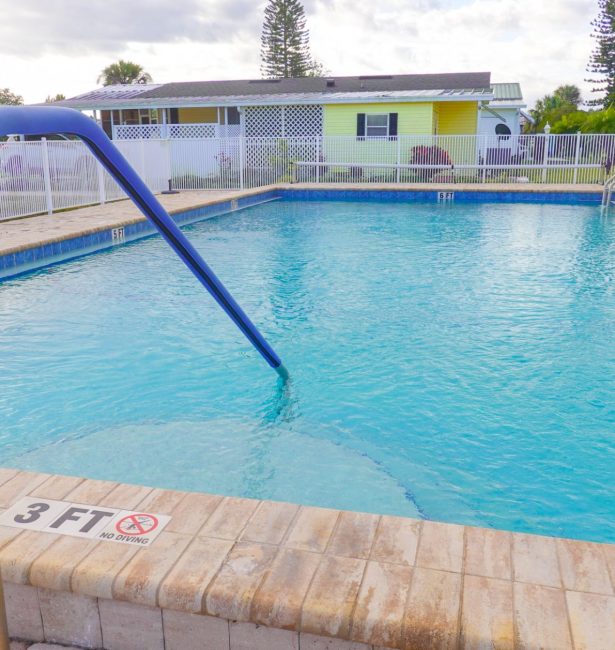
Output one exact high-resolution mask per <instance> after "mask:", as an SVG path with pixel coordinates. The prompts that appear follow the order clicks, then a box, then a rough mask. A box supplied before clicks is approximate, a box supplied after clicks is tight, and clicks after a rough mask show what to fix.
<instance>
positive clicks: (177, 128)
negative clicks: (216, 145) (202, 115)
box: [167, 123, 218, 139]
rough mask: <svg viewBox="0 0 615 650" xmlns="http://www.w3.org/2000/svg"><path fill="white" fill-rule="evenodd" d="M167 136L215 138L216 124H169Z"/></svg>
mask: <svg viewBox="0 0 615 650" xmlns="http://www.w3.org/2000/svg"><path fill="white" fill-rule="evenodd" d="M167 129H168V131H169V138H177V139H192V138H215V137H217V135H218V133H217V129H218V125H217V124H213V123H211V124H207V123H204V124H169V125H168V126H167Z"/></svg>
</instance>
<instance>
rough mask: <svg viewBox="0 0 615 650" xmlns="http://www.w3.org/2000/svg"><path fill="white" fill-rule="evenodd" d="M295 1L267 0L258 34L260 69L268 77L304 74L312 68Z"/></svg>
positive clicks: (301, 16) (301, 12)
mask: <svg viewBox="0 0 615 650" xmlns="http://www.w3.org/2000/svg"><path fill="white" fill-rule="evenodd" d="M305 23H306V18H305V10H304V9H303V5H302V4H301V2H299V0H269V4H268V5H267V7H266V9H265V21H264V23H263V34H262V37H261V72H262V74H263V76H264V77H267V78H269V79H277V78H281V77H283V78H287V77H307V76H309V75H310V73H311V71H312V69H313V62H312V57H311V54H310V33H309V31H308V30H307V28H306V26H305Z"/></svg>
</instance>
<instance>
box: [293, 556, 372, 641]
mask: <svg viewBox="0 0 615 650" xmlns="http://www.w3.org/2000/svg"><path fill="white" fill-rule="evenodd" d="M365 568H366V561H365V560H359V559H355V558H349V557H335V556H325V557H324V558H323V559H322V561H321V563H320V566H319V567H318V571H317V572H316V575H315V576H314V580H313V581H312V584H311V586H310V590H309V592H308V594H307V596H306V598H305V601H304V603H303V616H302V619H301V630H302V632H311V633H313V634H315V635H323V634H324V635H329V636H339V637H342V638H348V636H349V634H350V623H351V618H352V612H353V610H354V606H355V602H356V600H357V596H358V593H359V588H360V586H361V580H362V579H363V574H364V573H365ZM302 643H303V642H302Z"/></svg>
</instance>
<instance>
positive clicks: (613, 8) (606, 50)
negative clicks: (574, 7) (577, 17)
mask: <svg viewBox="0 0 615 650" xmlns="http://www.w3.org/2000/svg"><path fill="white" fill-rule="evenodd" d="M598 8H599V14H598V17H597V18H596V20H594V21H592V25H593V27H594V33H593V35H592V36H593V37H594V38H595V39H596V41H597V42H596V47H595V48H594V51H593V52H592V55H591V57H590V59H589V65H588V66H587V71H588V72H590V73H591V74H592V77H593V78H591V79H587V81H589V82H590V83H591V84H593V86H594V87H593V88H592V92H594V93H600V94H601V95H602V96H601V97H595V98H594V99H591V100H589V101H588V102H587V103H588V104H589V105H590V106H600V107H607V106H611V105H612V104H613V103H614V102H615V0H598Z"/></svg>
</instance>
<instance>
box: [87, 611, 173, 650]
mask: <svg viewBox="0 0 615 650" xmlns="http://www.w3.org/2000/svg"><path fill="white" fill-rule="evenodd" d="M98 609H99V612H100V623H101V628H102V645H103V646H104V647H105V648H108V650H143V649H144V648H147V650H165V647H164V633H163V629H162V611H161V610H160V609H158V608H157V607H143V606H140V605H134V604H133V603H121V602H118V601H116V600H104V599H102V598H101V599H100V600H99V601H98ZM135 631H138V632H137V633H135Z"/></svg>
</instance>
